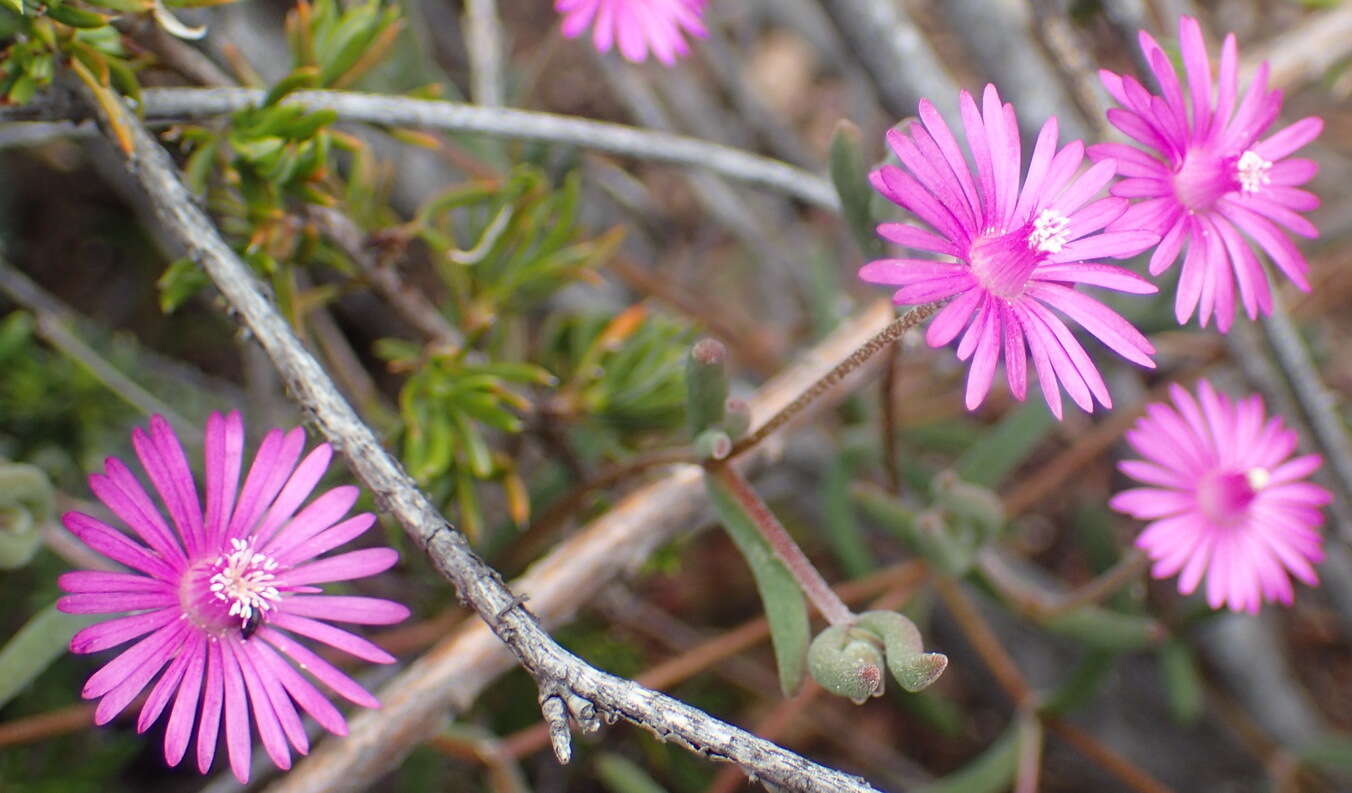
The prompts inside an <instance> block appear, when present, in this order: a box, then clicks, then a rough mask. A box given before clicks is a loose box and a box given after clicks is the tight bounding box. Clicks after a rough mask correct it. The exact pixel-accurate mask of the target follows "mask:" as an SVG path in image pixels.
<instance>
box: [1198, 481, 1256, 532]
mask: <svg viewBox="0 0 1352 793" xmlns="http://www.w3.org/2000/svg"><path fill="white" fill-rule="evenodd" d="M1271 479H1272V474H1271V473H1270V472H1269V471H1268V470H1267V469H1266V468H1250V469H1249V470H1247V471H1227V472H1222V471H1218V472H1216V473H1213V474H1211V475H1209V476H1207V477H1205V478H1203V479H1202V481H1201V483H1200V484H1199V485H1198V486H1197V506H1198V508H1199V509H1201V510H1202V514H1204V515H1206V516H1207V518H1208V519H1209V520H1210V521H1211V522H1212V523H1214V524H1216V525H1217V526H1233V525H1234V524H1235V523H1236V522H1238V521H1239V519H1240V518H1242V517H1244V514H1245V512H1246V511H1247V510H1248V508H1249V505H1250V504H1252V503H1253V500H1254V498H1256V497H1257V496H1258V491H1260V490H1262V489H1263V488H1264V487H1266V486H1267V483H1268V482H1269V481H1270V480H1271Z"/></svg>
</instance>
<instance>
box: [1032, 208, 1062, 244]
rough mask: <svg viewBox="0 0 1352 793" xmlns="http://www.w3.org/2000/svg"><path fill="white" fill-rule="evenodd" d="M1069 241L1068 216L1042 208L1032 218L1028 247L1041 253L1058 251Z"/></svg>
mask: <svg viewBox="0 0 1352 793" xmlns="http://www.w3.org/2000/svg"><path fill="white" fill-rule="evenodd" d="M1067 242H1070V218H1068V217H1066V216H1065V215H1064V214H1062V213H1060V212H1058V211H1056V210H1055V209H1044V210H1042V211H1041V212H1039V213H1038V216H1037V218H1036V219H1034V220H1033V233H1031V234H1029V235H1028V247H1030V248H1032V249H1034V250H1038V251H1042V252H1043V253H1060V252H1061V249H1062V248H1064V247H1066V243H1067Z"/></svg>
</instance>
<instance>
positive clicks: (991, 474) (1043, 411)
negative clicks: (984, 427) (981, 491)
mask: <svg viewBox="0 0 1352 793" xmlns="http://www.w3.org/2000/svg"><path fill="white" fill-rule="evenodd" d="M1056 424H1057V422H1056V419H1055V417H1053V416H1052V414H1051V411H1050V410H1048V409H1047V406H1046V405H1045V404H1043V402H1042V400H1040V399H1030V400H1028V401H1027V402H1025V403H1023V404H1022V405H1020V406H1019V407H1018V408H1016V409H1014V410H1013V411H1011V412H1009V413H1008V414H1006V415H1005V417H1004V418H1002V419H1001V420H1000V423H999V424H998V425H997V426H996V428H995V431H994V432H990V433H987V434H986V435H985V436H983V437H982V439H981V440H980V441H978V442H977V443H976V444H974V445H973V446H972V447H970V448H969V449H968V450H967V451H966V453H964V454H963V455H962V457H961V458H960V459H959V460H958V464H957V466H956V468H957V471H958V476H961V477H962V478H963V479H964V480H966V481H968V482H971V483H972V484H975V485H982V486H984V487H995V486H996V485H999V484H1000V483H1001V482H1003V481H1004V479H1005V477H1006V476H1009V473H1010V472H1011V471H1013V470H1014V469H1015V468H1018V467H1019V466H1020V465H1021V464H1022V463H1023V461H1024V460H1026V459H1027V458H1028V455H1030V454H1032V453H1033V451H1034V450H1036V449H1037V447H1038V446H1040V445H1041V444H1042V441H1043V440H1045V439H1046V437H1047V436H1048V435H1049V434H1051V431H1052V428H1053V427H1055V426H1056Z"/></svg>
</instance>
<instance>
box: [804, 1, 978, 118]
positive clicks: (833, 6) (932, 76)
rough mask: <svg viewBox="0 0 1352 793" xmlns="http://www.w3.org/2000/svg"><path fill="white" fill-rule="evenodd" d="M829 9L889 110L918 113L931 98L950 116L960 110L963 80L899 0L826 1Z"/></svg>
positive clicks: (899, 113) (901, 113) (899, 112)
mask: <svg viewBox="0 0 1352 793" xmlns="http://www.w3.org/2000/svg"><path fill="white" fill-rule="evenodd" d="M823 4H824V5H825V6H826V10H827V11H828V12H829V13H830V14H831V17H832V18H833V19H834V20H835V23H836V26H837V27H838V28H840V31H841V33H843V34H844V36H845V38H846V39H847V40H848V41H849V43H850V46H851V47H853V49H854V51H855V52H856V53H857V54H858V57H859V60H861V61H863V63H864V65H865V66H866V67H867V68H868V70H869V73H870V74H871V75H872V76H873V81H874V83H876V84H877V86H878V92H879V93H880V94H881V95H882V97H883V102H884V103H885V104H886V105H887V106H888V109H889V110H890V111H891V112H892V113H894V114H898V115H908V114H910V113H913V112H915V106H916V103H918V102H919V101H920V100H921V99H924V98H928V99H930V100H931V101H932V102H934V104H935V105H936V106H937V107H938V108H939V110H940V112H942V113H943V114H944V115H946V116H950V117H951V116H952V115H954V114H956V113H957V109H958V84H957V81H955V80H954V79H953V77H952V76H951V75H949V73H948V71H947V70H946V69H945V68H944V65H943V63H942V62H941V61H940V60H939V56H938V55H937V54H936V53H935V52H934V48H932V47H931V46H930V43H929V40H928V39H926V38H925V35H924V33H922V32H921V31H920V29H919V28H918V27H916V25H915V22H914V21H913V20H912V19H911V18H910V14H909V13H908V12H907V11H906V10H905V9H904V8H903V4H902V3H898V2H895V0H824V3H823Z"/></svg>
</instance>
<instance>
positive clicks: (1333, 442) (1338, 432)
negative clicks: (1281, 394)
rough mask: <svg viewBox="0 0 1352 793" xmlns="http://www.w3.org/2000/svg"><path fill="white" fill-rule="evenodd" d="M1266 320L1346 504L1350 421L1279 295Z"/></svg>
mask: <svg viewBox="0 0 1352 793" xmlns="http://www.w3.org/2000/svg"><path fill="white" fill-rule="evenodd" d="M1262 322H1263V330H1264V332H1265V333H1266V334H1267V340H1268V345H1269V346H1270V347H1271V348H1272V356H1273V357H1274V358H1275V359H1276V360H1277V366H1278V368H1280V369H1281V371H1282V374H1283V375H1284V376H1285V378H1286V382H1287V385H1289V386H1290V387H1291V391H1292V393H1294V394H1295V395H1296V401H1297V402H1299V403H1300V409H1301V412H1302V413H1304V414H1305V419H1306V421H1307V422H1308V423H1309V426H1310V432H1311V434H1313V435H1314V437H1315V440H1317V441H1318V442H1319V446H1320V448H1321V450H1322V451H1323V452H1324V457H1325V459H1327V460H1328V463H1329V471H1330V472H1331V473H1332V476H1331V477H1330V478H1331V479H1332V480H1333V483H1334V486H1335V490H1336V492H1337V494H1338V495H1339V497H1340V498H1341V500H1342V502H1343V504H1344V505H1352V438H1349V437H1348V432H1347V425H1346V424H1345V423H1344V422H1343V419H1342V417H1341V416H1339V415H1338V409H1337V403H1336V401H1335V399H1334V397H1333V394H1331V393H1330V392H1329V390H1328V388H1327V387H1326V386H1325V385H1324V380H1323V378H1321V377H1320V376H1319V372H1318V370H1316V369H1315V366H1314V361H1313V360H1312V359H1311V357H1310V351H1309V349H1308V348H1307V347H1306V346H1305V342H1304V341H1302V340H1301V338H1300V333H1299V332H1298V331H1297V330H1296V328H1295V326H1294V325H1292V324H1291V318H1290V316H1289V315H1288V314H1287V313H1286V309H1285V308H1284V307H1283V306H1282V304H1281V302H1280V301H1279V300H1277V299H1275V296H1274V305H1273V307H1272V315H1271V316H1268V317H1264V318H1263V321H1262ZM1340 524H1342V522H1341V521H1340ZM1339 528H1340V531H1341V533H1342V535H1343V539H1344V541H1347V542H1352V536H1349V533H1348V532H1349V531H1352V526H1349V525H1346V524H1342V525H1340V527H1339Z"/></svg>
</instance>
